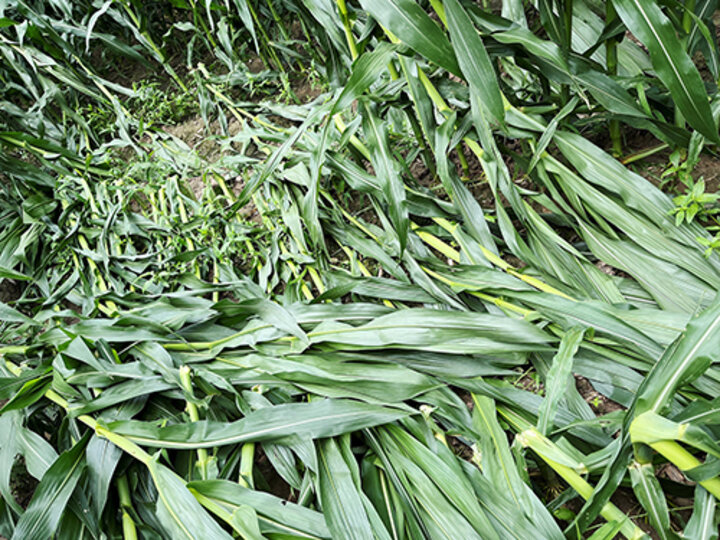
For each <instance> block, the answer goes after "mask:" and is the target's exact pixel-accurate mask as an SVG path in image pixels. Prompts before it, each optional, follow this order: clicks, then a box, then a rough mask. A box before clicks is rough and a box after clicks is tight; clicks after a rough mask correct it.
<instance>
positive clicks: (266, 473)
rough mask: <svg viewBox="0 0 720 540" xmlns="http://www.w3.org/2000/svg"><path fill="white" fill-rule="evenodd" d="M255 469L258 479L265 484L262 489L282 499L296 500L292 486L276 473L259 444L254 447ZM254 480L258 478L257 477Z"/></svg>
mask: <svg viewBox="0 0 720 540" xmlns="http://www.w3.org/2000/svg"><path fill="white" fill-rule="evenodd" d="M255 469H256V472H257V474H259V476H260V477H261V478H260V479H261V480H262V481H263V483H265V484H266V486H264V487H265V488H267V489H263V491H267V492H268V493H272V494H273V495H275V496H276V497H280V498H281V499H283V500H284V501H289V502H294V501H295V500H296V496H295V493H294V492H293V489H292V487H291V486H290V485H289V484H288V483H287V482H285V480H283V478H282V476H280V475H279V474H278V473H277V471H276V470H275V467H273V466H272V463H270V460H269V459H268V457H267V455H266V454H265V452H264V451H263V449H262V446H259V445H258V446H257V447H256V456H255ZM256 480H258V478H257V477H256Z"/></svg>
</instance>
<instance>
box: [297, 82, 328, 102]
mask: <svg viewBox="0 0 720 540" xmlns="http://www.w3.org/2000/svg"><path fill="white" fill-rule="evenodd" d="M293 92H294V93H295V95H296V96H297V98H298V99H299V100H300V102H301V103H309V102H311V101H313V100H314V99H315V98H316V97H318V96H319V95H320V94H322V93H323V92H324V90H323V88H322V87H319V86H316V85H313V84H311V83H310V81H308V80H307V79H304V80H302V81H299V83H297V84H295V85H293Z"/></svg>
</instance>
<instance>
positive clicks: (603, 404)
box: [575, 375, 625, 416]
mask: <svg viewBox="0 0 720 540" xmlns="http://www.w3.org/2000/svg"><path fill="white" fill-rule="evenodd" d="M575 388H577V390H578V392H580V395H581V396H582V398H583V399H584V400H585V401H586V402H587V403H588V405H590V408H592V410H593V412H594V413H595V414H597V415H598V416H602V415H604V414H608V413H611V412H615V411H622V410H625V408H624V407H623V406H622V405H620V404H619V403H617V402H615V401H613V400H611V399H609V398H607V397H605V396H604V395H602V394H601V393H600V392H598V391H597V390H595V388H593V385H592V384H591V383H590V381H589V380H587V379H586V378H585V377H581V376H580V375H575Z"/></svg>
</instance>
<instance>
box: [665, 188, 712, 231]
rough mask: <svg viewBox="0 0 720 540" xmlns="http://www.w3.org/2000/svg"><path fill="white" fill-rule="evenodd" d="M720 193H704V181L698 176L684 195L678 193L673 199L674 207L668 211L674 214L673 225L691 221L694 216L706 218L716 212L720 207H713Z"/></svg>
mask: <svg viewBox="0 0 720 540" xmlns="http://www.w3.org/2000/svg"><path fill="white" fill-rule="evenodd" d="M719 198H720V195H718V194H717V193H705V181H704V180H703V179H702V178H700V179H699V180H698V181H697V182H695V183H694V185H692V186H691V187H689V188H688V189H687V190H686V192H685V194H684V195H678V196H677V197H675V198H674V199H673V202H674V203H675V208H673V209H672V210H671V211H670V213H671V214H673V215H675V225H677V226H679V225H680V224H681V223H682V222H683V221H686V222H687V223H691V222H692V221H693V219H695V218H696V217H697V218H698V219H701V220H702V219H707V218H709V217H710V216H712V215H714V214H717V213H718V211H720V209H718V208H715V207H713V206H712V205H714V204H715V203H716V202H717V201H718V199H719Z"/></svg>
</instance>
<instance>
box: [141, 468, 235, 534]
mask: <svg viewBox="0 0 720 540" xmlns="http://www.w3.org/2000/svg"><path fill="white" fill-rule="evenodd" d="M146 465H147V467H148V469H149V471H150V474H151V476H152V479H153V482H154V483H155V487H156V488H157V502H156V506H155V509H156V512H157V515H158V518H159V520H160V522H161V523H162V525H163V527H164V528H165V530H166V532H167V533H168V534H169V535H171V536H172V537H173V538H177V539H178V540H179V539H181V538H187V539H188V540H195V539H196V538H207V539H208V540H215V539H221V538H222V539H230V538H232V536H230V535H229V534H228V533H226V532H225V531H224V530H223V529H222V528H221V527H220V525H218V524H217V522H216V521H215V520H214V519H213V518H211V517H210V515H209V514H208V513H207V512H205V510H204V509H203V508H202V506H200V503H198V502H197V500H196V499H195V497H193V496H192V494H191V493H190V491H188V489H187V487H186V483H185V481H184V480H183V479H182V478H180V477H179V476H178V475H177V474H175V473H174V472H173V471H171V470H170V469H168V468H167V467H166V466H164V465H161V464H160V463H158V460H157V457H154V458H152V459H150V460H149V461H148V462H147V464H146Z"/></svg>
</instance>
